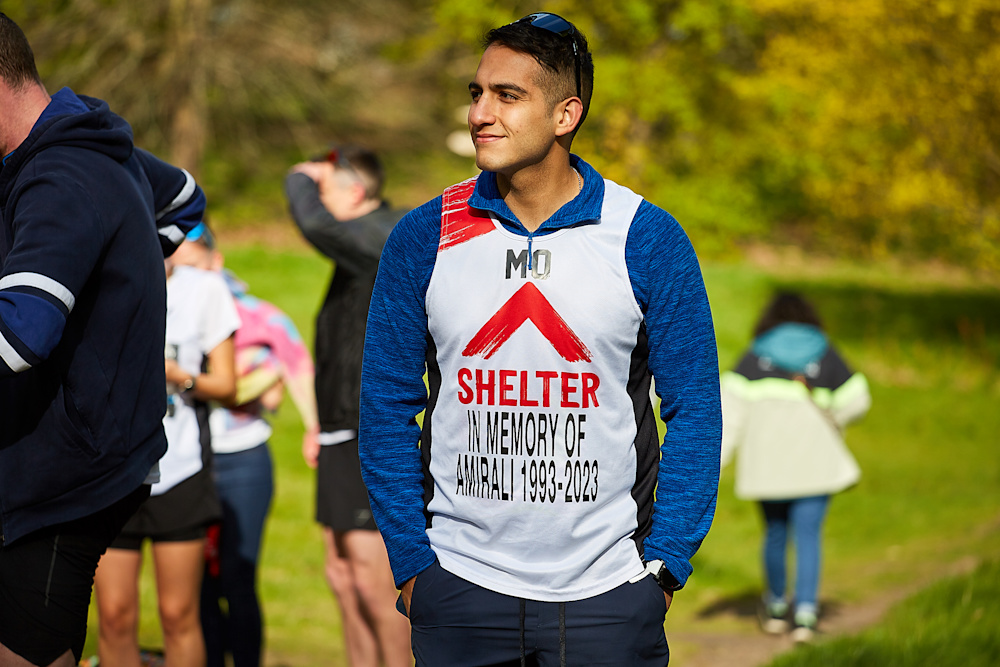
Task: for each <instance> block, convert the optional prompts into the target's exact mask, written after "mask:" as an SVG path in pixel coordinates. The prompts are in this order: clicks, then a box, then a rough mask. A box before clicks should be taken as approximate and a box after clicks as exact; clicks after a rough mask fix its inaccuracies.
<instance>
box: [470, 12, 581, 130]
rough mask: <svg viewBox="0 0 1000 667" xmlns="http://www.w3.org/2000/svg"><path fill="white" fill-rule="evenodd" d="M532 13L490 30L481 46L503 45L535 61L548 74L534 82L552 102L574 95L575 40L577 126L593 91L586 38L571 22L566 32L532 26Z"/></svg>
mask: <svg viewBox="0 0 1000 667" xmlns="http://www.w3.org/2000/svg"><path fill="white" fill-rule="evenodd" d="M533 16H534V15H533V14H529V15H528V16H525V17H524V18H522V19H518V20H517V21H514V22H513V23H508V24H507V25H504V26H500V27H499V28H494V29H493V30H490V31H489V32H488V33H486V36H485V37H483V49H484V50H485V49H488V48H489V47H491V46H494V45H500V46H506V47H507V48H508V49H511V50H513V51H519V52H521V53H525V54H527V55H529V56H531V57H532V58H534V59H535V60H536V61H538V64H539V65H541V66H542V70H543V72H544V73H545V75H548V76H546V77H545V79H544V80H541V81H537V82H536V83H538V85H539V86H540V87H541V88H543V89H544V90H545V94H546V99H547V100H548V102H549V104H550V105H553V106H554V105H555V104H556V103H558V102H561V101H562V100H565V99H566V98H568V97H575V96H576V57H577V56H574V53H573V44H574V43H575V44H576V49H577V53H578V54H579V59H580V98H581V101H582V102H583V114H582V115H581V116H580V122H579V123H577V125H576V130H579V129H580V126H581V125H583V121H585V120H586V119H587V113H588V112H589V111H590V99H591V97H592V96H593V94H594V59H593V57H592V56H591V54H590V50H589V48H588V45H587V38H586V37H585V36H584V34H583V33H582V32H580V31H579V30H578V29H577V28H576V26H573V24H572V23H570V25H571V26H573V30H572V31H571V32H570V33H568V34H565V35H559V34H556V33H554V32H551V31H549V30H546V29H544V28H538V27H535V26H533V25H531V18H532V17H533ZM567 23H569V22H568V21H567ZM576 130H574V134H575V132H576Z"/></svg>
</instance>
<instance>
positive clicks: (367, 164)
mask: <svg viewBox="0 0 1000 667" xmlns="http://www.w3.org/2000/svg"><path fill="white" fill-rule="evenodd" d="M340 152H341V155H343V156H344V159H345V160H347V162H348V164H350V165H351V168H352V169H354V171H355V172H357V174H358V176H360V177H361V181H362V182H363V183H364V184H365V194H367V195H368V197H369V198H370V199H381V198H382V185H383V184H384V183H385V173H384V172H383V170H382V161H381V160H379V158H378V155H376V154H375V153H374V152H373V151H370V150H368V149H367V148H365V147H363V146H355V145H347V146H344V147H342V148H341V149H340Z"/></svg>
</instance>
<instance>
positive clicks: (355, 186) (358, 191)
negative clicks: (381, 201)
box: [350, 178, 368, 206]
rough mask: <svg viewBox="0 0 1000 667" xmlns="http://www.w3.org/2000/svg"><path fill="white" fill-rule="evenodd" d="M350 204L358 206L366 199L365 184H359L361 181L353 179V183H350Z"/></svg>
mask: <svg viewBox="0 0 1000 667" xmlns="http://www.w3.org/2000/svg"><path fill="white" fill-rule="evenodd" d="M350 192H351V203H352V204H354V205H355V206H358V205H360V204H361V203H363V202H364V201H365V200H366V199H368V192H367V191H365V184H364V183H362V182H361V179H358V178H355V179H354V182H352V183H351V189H350Z"/></svg>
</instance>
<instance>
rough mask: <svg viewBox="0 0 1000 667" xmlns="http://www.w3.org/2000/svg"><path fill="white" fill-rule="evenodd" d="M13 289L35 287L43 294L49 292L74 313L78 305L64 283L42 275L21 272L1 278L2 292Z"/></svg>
mask: <svg viewBox="0 0 1000 667" xmlns="http://www.w3.org/2000/svg"><path fill="white" fill-rule="evenodd" d="M11 287H35V288H37V289H40V290H42V291H43V292H48V293H49V294H51V295H52V296H54V297H55V298H57V299H59V300H60V301H62V302H63V305H64V306H66V310H68V311H70V312H72V311H73V306H75V305H76V297H75V296H73V293H72V292H70V291H69V290H68V289H67V288H66V287H65V286H64V285H63V284H62V283H60V282H58V281H56V280H53V279H52V278H49V277H48V276H43V275H42V274H40V273H31V272H27V271H25V272H21V273H12V274H10V275H9V276H4V277H3V278H0V290H4V289H9V288H11Z"/></svg>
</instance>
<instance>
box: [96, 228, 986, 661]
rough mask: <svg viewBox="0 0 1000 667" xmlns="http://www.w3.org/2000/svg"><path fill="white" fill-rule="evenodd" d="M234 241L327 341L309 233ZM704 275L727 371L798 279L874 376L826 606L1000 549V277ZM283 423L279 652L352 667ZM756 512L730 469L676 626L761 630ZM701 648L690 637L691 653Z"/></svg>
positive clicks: (149, 636) (734, 269) (148, 592)
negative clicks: (777, 294) (756, 613)
mask: <svg viewBox="0 0 1000 667" xmlns="http://www.w3.org/2000/svg"><path fill="white" fill-rule="evenodd" d="M224 240H225V239H224ZM223 249H224V250H226V251H227V264H228V266H230V267H231V268H232V269H234V270H235V271H236V273H237V274H238V275H240V277H242V278H243V279H244V280H246V281H247V282H248V283H249V284H250V286H251V292H252V293H254V294H256V295H257V296H259V297H261V298H264V299H267V300H269V301H272V302H274V303H276V304H278V305H279V306H280V307H282V308H283V309H284V310H286V312H288V313H289V314H290V315H291V316H292V318H293V319H294V320H295V321H296V323H297V324H298V325H299V327H300V329H301V331H302V333H303V335H304V336H305V337H306V338H307V339H308V340H311V339H312V334H313V324H312V322H313V316H314V314H315V312H316V311H317V310H318V308H319V305H320V302H321V300H322V297H323V290H324V289H325V287H326V285H327V282H328V279H329V273H330V267H329V264H328V263H327V262H326V261H324V260H323V259H322V258H320V257H319V256H318V255H317V254H316V253H314V252H313V251H311V250H310V249H308V248H306V247H304V246H292V247H281V248H275V247H268V246H264V245H261V244H253V243H241V244H240V245H233V246H231V247H227V246H226V244H225V243H224V244H223ZM793 269H794V270H793ZM705 279H706V284H707V286H708V291H709V297H710V299H711V301H712V307H713V312H714V315H715V320H716V331H717V337H718V342H719V356H720V362H721V365H722V367H723V368H727V367H730V366H732V365H733V364H734V363H735V362H736V360H737V359H738V358H739V356H740V354H741V353H742V351H743V349H744V347H745V346H746V344H747V343H748V340H749V335H750V330H751V328H752V326H753V323H754V321H755V319H756V317H757V315H758V313H759V311H760V309H761V307H762V306H763V304H764V303H765V301H766V300H767V299H768V297H769V295H770V293H771V291H772V290H773V289H774V288H775V287H795V288H796V289H799V290H801V291H803V292H804V293H805V294H806V295H807V296H808V297H810V298H811V299H812V300H814V302H815V303H816V304H817V306H818V309H819V311H820V313H821V315H823V316H824V318H825V320H826V324H827V327H828V329H829V331H830V332H831V335H832V338H833V340H834V342H835V343H836V344H837V345H838V347H839V348H840V349H841V351H842V352H843V353H844V355H845V357H846V358H847V359H848V361H849V362H850V363H852V364H853V365H854V366H855V367H856V368H858V369H860V370H862V371H864V372H865V373H866V374H867V375H868V377H869V380H870V381H871V385H872V393H873V407H872V411H871V413H870V414H869V416H868V417H867V418H866V419H865V420H864V421H863V422H861V423H860V424H858V425H856V426H853V427H851V429H850V430H849V431H848V436H847V437H848V444H849V445H850V447H851V448H852V450H853V451H854V453H855V455H856V456H857V458H858V460H859V462H860V464H861V467H862V470H863V474H864V477H863V479H862V481H861V483H860V484H859V485H858V486H857V487H856V488H855V489H852V490H850V491H848V492H845V493H843V494H841V495H839V496H838V497H836V498H835V499H834V501H833V503H832V505H831V508H830V514H829V519H828V522H827V530H826V543H825V552H824V556H825V562H824V580H823V584H822V591H821V594H822V598H823V601H824V603H826V604H828V605H836V604H838V603H847V602H852V601H857V600H863V599H865V598H866V596H870V595H873V594H876V593H878V592H879V591H884V590H887V589H890V588H893V587H896V586H900V585H902V584H905V583H909V582H912V581H914V580H915V579H918V580H930V578H932V577H934V576H935V575H936V574H939V573H940V570H941V568H942V567H943V566H945V565H946V564H948V563H951V562H954V561H955V560H957V559H959V558H960V557H963V556H970V555H971V556H973V557H976V558H980V559H990V558H993V559H997V558H998V557H1000V530H998V524H997V521H996V520H997V518H998V512H1000V456H998V455H997V449H996V444H997V433H1000V410H997V409H996V406H997V405H998V402H1000V375H998V374H997V372H996V371H997V361H998V359H1000V289H998V288H997V287H996V286H993V287H984V286H981V285H978V284H976V283H975V282H974V281H972V280H970V279H967V278H962V277H958V278H956V277H954V276H951V275H943V276H938V275H929V274H928V272H926V271H918V270H910V269H907V270H903V271H901V272H900V271H892V270H889V269H888V268H884V267H878V266H855V265H849V264H824V265H817V264H816V263H812V264H809V263H802V264H801V265H799V266H794V267H791V268H789V265H788V264H786V263H780V264H775V265H774V268H770V269H762V268H761V267H760V266H759V264H753V265H752V264H749V263H732V264H707V265H706V266H705ZM273 424H274V426H275V435H274V437H273V439H272V442H271V448H272V452H273V455H274V459H275V467H276V475H277V482H276V485H277V489H276V496H275V500H274V504H273V509H272V514H271V518H270V521H269V524H268V527H267V533H266V537H265V545H264V551H263V557H262V564H261V581H260V590H261V594H262V598H263V604H264V610H265V615H266V625H267V628H266V629H267V651H268V654H267V655H268V659H267V664H268V665H270V666H279V665H287V666H289V667H292V666H303V667H304V666H309V665H342V664H346V661H345V660H344V653H343V648H342V642H341V639H340V627H339V619H338V614H337V609H336V604H335V602H334V601H333V599H332V597H331V595H330V594H329V592H328V590H327V588H326V584H325V582H324V579H323V573H322V547H321V543H320V534H319V530H318V528H317V527H316V526H315V524H314V523H313V521H312V511H313V492H314V480H313V474H312V471H311V470H309V469H308V468H306V466H305V465H304V464H303V462H302V459H301V455H300V451H299V450H300V448H299V444H300V438H301V427H300V426H299V422H298V419H297V415H296V413H295V410H294V407H292V406H291V405H286V406H285V407H283V408H282V410H281V411H280V412H279V413H278V415H277V416H276V417H275V419H274V420H273ZM756 511H757V510H756V507H755V506H753V504H751V503H747V502H743V501H739V500H737V499H736V498H734V496H733V494H732V477H731V471H727V472H726V474H725V475H724V477H723V481H722V485H721V488H720V497H719V507H718V513H717V517H716V521H715V524H714V526H713V528H712V531H711V533H710V534H709V537H708V538H707V539H706V541H705V544H704V546H703V548H702V550H701V551H700V552H699V554H698V555H697V556H696V557H695V563H694V565H695V574H694V576H693V578H692V580H691V582H690V584H689V586H688V587H687V588H686V589H685V590H684V591H683V592H682V593H679V594H678V596H677V599H676V600H675V603H674V607H673V608H672V609H671V612H670V614H669V616H668V618H667V630H668V635H669V634H670V632H681V631H691V630H697V628H699V627H714V628H717V629H718V628H722V629H727V628H729V629H731V630H732V631H733V632H746V631H748V628H749V631H753V627H752V626H751V625H750V624H749V622H748V621H747V620H746V619H741V620H734V617H733V616H732V615H731V614H729V615H727V614H724V613H720V612H721V611H724V610H726V609H727V608H734V607H739V606H744V607H745V606H746V605H747V604H748V603H749V602H752V600H754V599H755V598H756V597H757V596H758V595H759V593H760V587H761V582H760V572H759V569H760V568H759V556H758V550H759V541H760V527H759V520H758V518H757V514H756ZM977 599H978V598H977ZM991 599H992V600H996V599H997V598H996V596H995V595H994V596H993V597H992V598H991ZM142 600H143V605H142V619H141V624H142V628H141V642H142V643H143V644H146V645H150V646H158V645H160V644H161V640H160V635H159V628H158V621H157V618H156V611H155V593H154V591H153V588H152V584H151V578H150V576H149V573H148V568H147V571H146V572H144V575H143V590H142ZM984 604H986V603H984ZM992 604H994V605H995V604H996V603H995V602H994V603H992ZM984 613H985V612H984ZM989 613H991V614H992V613H993V612H992V611H991V612H989ZM989 618H994V619H995V618H996V616H995V615H993V616H989ZM96 627H97V624H96V618H95V617H94V615H93V614H92V616H91V627H90V635H89V637H88V644H87V649H86V655H90V654H92V653H94V652H96V641H95V637H96ZM994 627H996V624H995V623H994ZM894 637H895V635H892V634H886V635H885V639H884V641H883V642H882V644H880V649H879V650H888V651H891V650H894V647H895V643H894V642H895V641H896V640H895V639H894ZM672 648H673V645H672ZM899 648H900V650H903V649H902V647H901V646H900V647H899ZM690 650H693V649H691V648H690V647H687V648H686V647H684V646H677V647H676V648H675V650H674V654H675V657H676V658H677V661H676V662H677V664H683V661H682V657H683V655H684V654H685V651H690ZM802 664H827V663H823V662H813V663H802ZM830 664H833V663H830ZM852 664H853V663H852ZM858 664H862V663H858ZM864 664H868V663H864ZM871 664H876V663H871ZM878 664H889V663H881V662H880V663H878ZM899 664H907V665H909V664H911V663H899ZM939 664H945V663H939ZM956 664H962V663H956ZM970 664H971V663H970ZM983 664H985V663H983Z"/></svg>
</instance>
